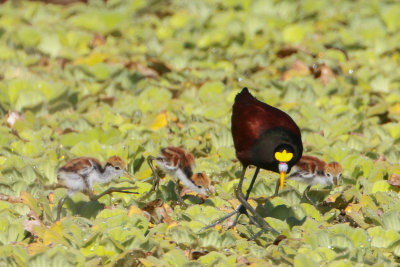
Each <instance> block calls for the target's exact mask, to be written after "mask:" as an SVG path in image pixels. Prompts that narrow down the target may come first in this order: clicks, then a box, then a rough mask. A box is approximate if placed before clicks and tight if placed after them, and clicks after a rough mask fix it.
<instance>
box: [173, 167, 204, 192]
mask: <svg viewBox="0 0 400 267" xmlns="http://www.w3.org/2000/svg"><path fill="white" fill-rule="evenodd" d="M176 177H177V178H178V179H179V181H181V182H182V184H184V185H185V186H186V187H188V188H190V189H191V190H192V191H194V192H196V193H199V194H201V195H205V194H206V193H205V192H203V191H204V190H201V189H200V188H198V187H197V186H196V185H195V184H194V183H193V181H192V180H191V179H190V178H189V177H188V176H187V175H186V174H185V173H184V172H183V171H182V170H181V169H178V170H177V171H176Z"/></svg>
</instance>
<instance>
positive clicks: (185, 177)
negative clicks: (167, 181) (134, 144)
mask: <svg viewBox="0 0 400 267" xmlns="http://www.w3.org/2000/svg"><path fill="white" fill-rule="evenodd" d="M153 161H155V162H156V164H157V166H158V167H159V168H160V169H161V170H163V171H164V172H165V173H167V174H169V175H171V176H173V177H176V178H178V180H179V181H180V182H181V183H182V184H183V185H184V186H186V187H188V188H189V189H190V190H192V191H194V192H196V193H198V194H200V195H202V196H205V197H207V196H209V195H210V194H211V193H210V192H211V191H210V180H209V178H208V176H207V175H206V174H205V173H204V172H202V173H195V174H194V173H193V168H194V167H195V160H194V156H193V155H192V154H191V153H189V152H187V151H185V150H184V149H182V148H179V147H173V146H169V147H165V148H162V149H161V151H160V154H159V155H158V156H156V157H153V156H149V157H148V158H147V162H148V164H149V166H150V168H151V170H152V172H153V175H154V177H155V180H154V183H153V187H152V188H151V191H154V190H158V187H159V183H160V177H159V176H158V174H157V172H156V170H155V169H154V166H153V164H152V162H153ZM175 192H176V194H177V196H178V200H179V201H180V202H181V203H183V201H182V199H181V196H180V193H179V184H178V183H176V184H175Z"/></svg>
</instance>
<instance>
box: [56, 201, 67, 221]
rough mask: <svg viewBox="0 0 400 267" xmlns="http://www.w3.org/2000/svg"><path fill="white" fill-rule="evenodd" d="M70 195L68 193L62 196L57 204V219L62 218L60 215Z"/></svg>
mask: <svg viewBox="0 0 400 267" xmlns="http://www.w3.org/2000/svg"><path fill="white" fill-rule="evenodd" d="M68 197H69V195H68V194H66V195H65V196H64V197H62V198H61V199H60V200H59V201H58V204H57V218H56V221H59V220H60V215H61V208H62V206H63V205H64V202H65V200H66V199H67V198H68Z"/></svg>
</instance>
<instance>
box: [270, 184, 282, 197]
mask: <svg viewBox="0 0 400 267" xmlns="http://www.w3.org/2000/svg"><path fill="white" fill-rule="evenodd" d="M280 184H281V183H280V180H277V181H276V187H275V193H274V195H273V196H272V197H276V196H278V193H279V187H280Z"/></svg>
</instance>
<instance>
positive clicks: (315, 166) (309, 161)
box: [288, 156, 343, 186]
mask: <svg viewBox="0 0 400 267" xmlns="http://www.w3.org/2000/svg"><path fill="white" fill-rule="evenodd" d="M342 172H343V169H342V166H341V165H340V164H339V163H338V162H335V161H333V162H330V163H328V164H327V163H326V162H324V161H322V160H320V159H318V158H316V157H313V156H303V157H301V159H300V160H299V162H298V163H297V164H296V165H295V166H294V167H293V171H292V173H291V174H290V175H289V177H288V179H292V180H295V181H299V182H303V183H306V184H308V185H311V186H313V185H316V184H320V185H322V186H326V185H331V184H334V185H337V184H338V182H339V179H340V178H341V176H342Z"/></svg>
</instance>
